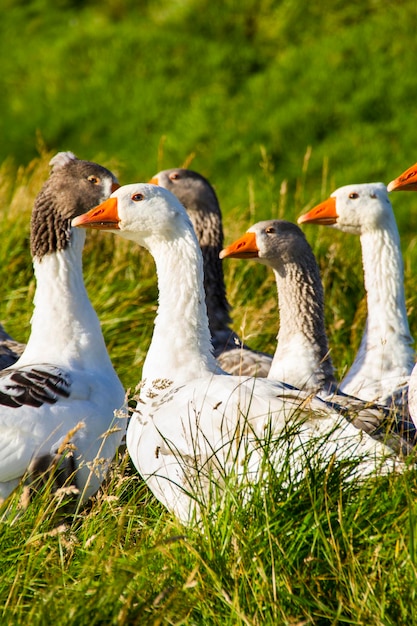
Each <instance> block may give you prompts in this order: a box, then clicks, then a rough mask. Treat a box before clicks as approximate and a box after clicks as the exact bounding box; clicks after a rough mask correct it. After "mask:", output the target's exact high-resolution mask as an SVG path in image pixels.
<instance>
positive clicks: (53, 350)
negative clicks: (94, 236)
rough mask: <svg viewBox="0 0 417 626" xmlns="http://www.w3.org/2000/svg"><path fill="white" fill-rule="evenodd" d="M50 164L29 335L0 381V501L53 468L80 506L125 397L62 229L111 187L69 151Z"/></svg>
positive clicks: (76, 242) (36, 238)
mask: <svg viewBox="0 0 417 626" xmlns="http://www.w3.org/2000/svg"><path fill="white" fill-rule="evenodd" d="M51 165H52V171H51V175H50V177H49V178H48V180H47V181H46V183H45V184H44V186H43V188H42V189H41V191H40V193H39V194H38V196H37V198H36V201H35V205H34V209H33V213H32V220H31V251H32V257H33V267H34V272H35V276H36V282H37V285H36V293H35V297H34V311H33V316H32V320H31V325H32V328H31V334H30V337H29V341H28V343H27V346H26V349H25V350H24V352H23V354H22V356H21V357H20V359H19V360H18V361H17V362H16V363H15V364H14V365H13V366H12V367H10V368H8V369H5V370H3V371H2V372H0V433H1V436H0V449H1V452H0V498H6V497H7V496H8V495H9V494H10V493H11V492H12V491H13V489H14V488H15V487H16V486H17V485H18V483H19V481H20V480H21V478H22V477H23V476H24V475H26V474H31V473H33V474H36V473H37V472H38V471H40V470H41V469H43V468H45V467H47V466H49V465H50V466H51V468H53V467H54V465H55V464H58V465H59V466H60V467H61V468H62V469H63V470H64V476H63V477H61V479H58V483H59V482H60V480H61V482H62V481H63V480H65V479H67V478H69V477H70V475H71V484H74V483H75V486H76V487H77V488H78V490H79V492H80V495H79V498H80V499H81V500H85V499H87V498H88V497H90V496H91V495H92V494H93V493H95V492H96V491H97V489H98V488H99V486H100V484H101V482H102V480H103V478H104V477H105V475H106V471H107V468H108V465H109V463H110V461H111V460H112V458H113V457H114V454H115V452H116V450H117V448H118V446H119V444H120V442H121V439H122V436H123V434H124V430H125V428H126V419H117V418H115V415H114V412H115V410H117V409H119V408H121V407H122V406H123V403H124V395H125V394H124V389H123V386H122V384H121V383H120V381H119V379H118V377H117V375H116V372H115V371H114V369H113V366H112V364H111V362H110V359H109V356H108V353H107V350H106V346H105V344H104V340H103V336H102V333H101V329H100V323H99V320H98V318H97V316H96V314H95V312H94V309H93V307H92V306H91V303H90V301H89V299H88V296H87V292H86V290H85V287H84V281H83V273H82V250H83V246H84V240H85V232H82V231H79V230H78V229H72V228H71V220H72V218H73V217H75V216H76V215H78V214H80V213H82V212H83V211H86V210H87V209H90V208H91V207H92V206H95V205H96V204H98V203H99V202H101V201H102V200H104V199H105V198H107V197H108V196H109V195H110V193H111V192H112V190H114V189H115V188H116V187H117V186H118V184H117V181H116V179H115V177H114V175H113V174H112V173H111V172H110V171H109V170H107V169H105V168H104V167H101V166H100V165H97V164H96V163H90V162H88V161H81V160H78V159H77V158H76V157H75V156H74V155H73V154H72V153H71V152H64V153H58V154H57V155H56V156H55V157H54V158H53V159H52V160H51ZM68 447H70V449H72V452H70V453H68ZM74 472H75V474H74Z"/></svg>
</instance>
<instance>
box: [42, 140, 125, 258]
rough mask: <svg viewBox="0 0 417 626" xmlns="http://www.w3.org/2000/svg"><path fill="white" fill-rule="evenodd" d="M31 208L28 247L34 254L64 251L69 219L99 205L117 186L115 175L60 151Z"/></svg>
mask: <svg viewBox="0 0 417 626" xmlns="http://www.w3.org/2000/svg"><path fill="white" fill-rule="evenodd" d="M50 165H51V166H52V170H51V174H50V176H49V178H48V180H47V181H46V183H45V184H44V186H43V187H42V189H41V191H40V192H39V194H38V196H37V198H36V200H35V205H34V208H33V211H32V219H31V237H30V246H31V252H32V256H33V257H37V258H38V259H39V258H41V257H43V256H44V255H45V254H49V253H52V252H56V251H57V250H63V249H64V248H65V247H66V246H67V245H68V243H69V241H70V238H71V220H72V219H73V218H74V217H76V216H77V215H81V213H85V212H86V211H88V210H89V209H92V208H93V207H94V206H96V205H97V204H100V203H101V202H103V201H104V200H106V198H108V197H109V195H110V194H111V193H112V191H114V190H115V189H117V187H118V186H119V185H118V182H117V179H116V177H115V176H114V174H112V172H110V171H109V170H108V169H106V168H105V167H102V166H101V165H98V164H97V163H91V162H90V161H81V160H79V159H77V157H76V156H75V155H74V154H73V153H72V152H59V153H58V154H57V155H55V156H54V157H53V158H52V159H51V161H50Z"/></svg>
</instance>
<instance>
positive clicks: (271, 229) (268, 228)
mask: <svg viewBox="0 0 417 626" xmlns="http://www.w3.org/2000/svg"><path fill="white" fill-rule="evenodd" d="M265 232H266V234H267V235H271V234H273V233H275V232H276V231H275V228H274V227H273V226H268V227H267V228H265Z"/></svg>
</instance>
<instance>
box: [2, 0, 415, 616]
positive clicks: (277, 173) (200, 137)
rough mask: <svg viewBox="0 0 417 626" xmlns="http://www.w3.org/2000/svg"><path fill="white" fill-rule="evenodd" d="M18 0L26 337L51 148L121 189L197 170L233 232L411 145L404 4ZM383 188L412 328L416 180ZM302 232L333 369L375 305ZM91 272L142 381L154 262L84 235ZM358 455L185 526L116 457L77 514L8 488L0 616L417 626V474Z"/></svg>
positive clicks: (12, 135)
mask: <svg viewBox="0 0 417 626" xmlns="http://www.w3.org/2000/svg"><path fill="white" fill-rule="evenodd" d="M5 4H6V5H7V7H5V8H7V11H6V10H5V11H4V12H3V15H2V20H1V24H0V33H1V37H0V54H1V58H2V72H1V73H0V86H1V89H0V111H1V113H2V115H1V116H0V130H1V137H2V142H1V145H0V192H1V193H0V216H1V220H0V238H1V246H0V278H1V281H2V284H3V288H2V299H1V303H0V321H1V322H2V323H4V324H5V326H6V328H7V330H8V331H9V332H10V333H11V334H12V335H13V336H14V337H15V338H16V339H19V340H22V341H25V340H26V339H27V337H28V334H29V330H30V326H29V323H30V316H31V311H32V298H33V294H34V288H35V284H34V280H33V274H32V267H31V260H30V254H29V248H28V237H29V219H30V212H31V208H32V205H33V200H34V198H35V196H36V194H37V193H38V191H39V189H40V187H41V186H42V183H43V181H44V180H45V179H46V177H47V175H48V170H49V168H48V161H49V159H50V157H51V156H52V155H53V154H54V153H55V152H57V151H58V150H68V149H69V150H73V151H74V152H75V153H76V154H77V156H79V157H80V158H86V159H92V160H97V161H99V162H100V163H102V164H103V165H105V166H107V167H109V168H111V169H113V170H114V171H115V172H116V173H117V174H118V176H119V179H120V181H121V182H122V183H128V182H132V181H134V180H147V179H148V178H150V177H151V176H152V175H153V174H154V173H156V172H157V171H158V170H159V169H161V168H165V167H174V166H177V165H181V164H186V165H190V166H191V167H192V168H193V169H196V170H197V171H200V172H201V173H203V174H204V175H206V176H208V177H209V179H210V180H211V181H212V182H213V183H214V184H215V186H216V190H217V192H218V195H219V199H220V202H221V206H222V209H223V215H224V229H225V239H226V243H227V242H230V241H232V240H233V239H234V238H235V237H236V236H239V235H240V234H242V233H243V232H244V231H245V230H246V229H247V228H248V227H249V226H250V225H251V224H252V223H254V222H256V221H259V220H261V219H267V218H269V217H276V216H278V217H285V218H286V219H289V220H292V221H295V220H296V218H297V216H298V215H300V214H301V213H302V212H303V211H305V210H306V209H308V208H309V207H311V206H312V205H313V204H314V203H316V202H318V201H320V200H321V199H323V198H324V197H325V196H326V195H327V194H329V193H330V192H331V191H332V190H333V189H334V188H336V187H338V186H341V185H344V184H348V183H353V182H367V181H371V180H382V181H383V182H386V183H387V182H388V181H389V180H391V179H392V178H394V177H395V176H396V175H397V174H399V173H400V172H401V171H402V170H403V169H405V167H407V166H408V165H411V164H412V163H413V162H414V161H416V160H417V152H416V150H415V146H416V145H417V125H416V124H415V123H414V115H413V113H414V111H415V102H416V98H417V78H416V74H415V63H414V61H415V55H416V52H417V50H416V48H417V42H416V38H415V24H416V18H417V7H416V3H415V2H413V1H411V0H405V1H404V2H403V3H401V4H400V3H395V4H394V3H392V2H389V1H388V0H385V1H384V0H381V1H379V2H375V0H367V1H365V2H351V3H349V4H347V5H346V3H342V2H340V1H336V0H332V2H331V3H329V6H328V7H327V6H326V9H324V8H320V7H319V5H316V4H314V3H307V2H305V3H303V2H297V1H296V0H289V1H287V2H282V1H279V2H278V1H274V0H243V1H241V2H236V1H235V0H225V2H223V3H222V4H221V10H220V9H219V7H218V6H216V3H213V2H208V1H205V0H204V1H203V2H197V1H196V0H194V1H192V0H188V1H187V0H183V1H180V0H178V1H176V2H172V0H171V2H167V1H166V0H161V1H160V2H159V3H158V5H157V6H156V5H155V4H154V3H152V2H149V1H148V2H142V3H140V6H139V5H138V3H134V2H133V0H111V1H109V2H107V3H105V6H103V4H102V3H98V2H92V1H89V2H85V3H80V2H75V1H72V2H71V1H70V0H60V1H59V2H51V1H50V0H37V1H36V2H35V1H33V2H29V3H21V2H18V1H16V0H7V1H6V3H5ZM11 51H13V54H12V53H11ZM392 202H393V205H394V208H395V211H396V215H397V217H398V223H399V229H400V233H401V238H402V246H403V253H404V260H405V272H406V275H405V280H406V295H407V308H408V312H409V318H410V325H411V330H412V332H413V334H414V335H416V334H417V310H416V296H415V294H416V280H415V268H416V267H417V250H416V232H417V211H416V210H415V207H417V194H398V195H393V197H392ZM305 233H306V235H307V238H308V240H309V241H310V243H311V244H312V247H313V249H314V251H315V253H316V256H317V258H318V261H319V264H320V268H321V273H322V278H323V283H324V287H325V295H326V326H327V330H328V334H329V339H330V345H331V349H332V356H333V361H334V364H335V366H336V369H337V374H338V376H339V377H341V376H342V375H343V372H344V370H345V369H346V367H348V365H349V364H350V363H351V361H352V359H353V355H354V354H355V351H356V349H357V347H358V344H359V341H360V337H361V333H362V330H363V325H364V322H365V318H366V303H365V297H364V290H363V279H362V269H361V263H360V247H359V242H358V241H357V240H356V239H355V238H354V237H351V236H347V235H345V234H343V233H337V232H331V231H329V230H327V229H325V228H319V227H313V226H311V227H310V226H306V227H305ZM84 267H85V280H86V284H87V288H88V291H89V294H90V297H91V300H92V302H93V304H94V306H95V308H96V310H97V312H98V314H99V317H100V319H101V322H102V328H103V333H104V336H105V339H106V343H107V345H108V348H109V352H110V354H111V357H112V360H113V362H114V365H115V367H116V369H117V371H118V373H119V375H120V377H121V379H122V381H123V383H124V385H125V387H126V389H133V388H134V387H135V385H136V383H137V382H138V381H139V379H140V375H141V367H142V363H143V359H144V356H145V354H146V350H147V347H148V345H149V342H150V338H151V333H152V326H153V319H154V316H155V311H156V302H157V289H156V280H155V272H154V265H153V262H152V260H151V258H150V257H149V255H148V254H147V253H146V252H144V251H142V250H140V249H138V248H136V247H135V246H133V245H131V244H130V243H129V242H125V241H122V240H120V239H118V238H115V237H109V236H108V235H106V234H102V233H94V232H88V237H87V244H86V249H85V254H84ZM224 267H225V272H226V282H227V290H228V297H229V300H230V302H231V304H232V306H233V319H234V328H235V329H236V330H237V331H238V332H240V333H241V334H242V335H244V336H245V339H246V340H247V342H248V343H249V344H250V345H252V346H253V347H255V348H259V349H262V350H266V351H271V352H272V351H273V350H274V346H275V336H276V334H277V329H278V324H279V320H278V319H277V304H276V291H275V284H274V279H273V276H272V273H271V272H268V271H267V268H265V267H262V266H259V265H257V264H255V263H251V262H249V261H248V262H246V261H232V260H230V261H227V262H225V263H224ZM353 469H354V468H346V467H341V466H338V465H336V466H330V467H328V468H325V467H324V468H321V469H317V470H315V471H313V470H311V471H306V475H305V477H304V479H303V480H302V481H301V483H299V484H297V485H288V483H287V482H286V480H285V478H286V477H285V476H282V475H277V474H275V473H274V472H273V471H272V470H271V472H270V476H269V479H268V481H267V483H266V486H265V487H264V488H262V489H261V488H259V489H257V490H255V492H254V493H253V494H252V497H251V499H250V501H249V502H246V503H245V505H243V503H242V495H241V494H240V492H239V490H237V489H236V488H235V486H234V485H233V482H231V484H230V485H229V486H228V488H227V489H225V492H224V499H223V501H222V502H221V503H220V505H219V506H220V507H221V508H220V513H221V514H216V512H215V513H213V514H212V515H207V516H206V517H205V518H204V519H203V520H202V523H201V526H200V527H196V528H191V529H185V528H184V527H182V526H181V525H180V524H179V523H178V522H176V520H175V519H174V518H173V517H172V516H171V515H170V514H169V513H167V512H166V511H165V510H164V509H163V507H162V506H161V505H160V504H159V503H158V502H157V501H156V500H155V499H154V498H153V496H152V495H151V494H150V493H149V491H148V490H147V488H146V486H144V485H143V484H142V482H141V480H140V478H139V477H138V476H137V474H136V473H135V472H134V471H133V470H132V468H131V466H130V464H129V461H128V459H127V458H126V457H124V456H123V455H121V457H120V458H119V459H118V460H117V463H115V466H114V470H113V472H112V474H111V477H110V479H109V483H108V485H106V486H105V487H104V488H103V490H102V492H100V493H99V494H98V496H97V498H95V499H94V500H93V501H92V502H91V505H90V506H89V507H86V508H85V509H82V510H79V511H77V512H76V514H75V515H71V516H69V515H66V513H65V506H64V504H65V502H64V503H63V502H60V500H59V498H57V497H56V496H55V497H54V496H50V494H49V493H48V489H46V492H45V493H41V494H40V495H39V496H38V497H37V498H36V499H35V501H34V502H33V504H32V505H31V506H30V507H29V508H28V509H27V510H23V509H22V508H21V507H20V505H19V497H20V493H17V494H16V495H15V497H13V498H12V499H11V501H10V502H8V503H7V504H6V505H4V506H3V508H2V510H1V512H0V515H1V517H0V523H1V534H0V542H1V547H0V571H1V572H2V575H1V577H0V615H1V618H2V623H5V624H30V625H31V626H32V625H38V624H39V625H44V624H45V625H47V624H51V623H57V622H58V623H62V624H70V625H74V626H83V625H84V624H86V625H87V624H88V625H92V624H97V625H98V624H115V625H116V624H117V625H119V624H121V625H124V624H126V625H129V624H176V625H177V624H178V625H179V624H187V625H194V624H196V625H203V624H204V626H205V625H206V624H209V625H211V624H213V625H217V624H221V625H222V626H223V625H227V626H228V625H230V626H235V625H250V626H252V625H259V626H261V625H264V624H271V625H272V624H273V625H275V624H277V625H281V624H282V625H288V626H290V625H291V626H295V625H296V626H302V625H303V626H304V625H307V624H308V625H310V624H311V625H320V626H322V625H323V626H324V625H328V624H329V625H330V624H332V625H333V624H334V625H336V624H337V625H338V624H346V625H347V624H349V625H351V624H355V625H361V626H368V625H375V626H376V625H378V626H391V625H392V626H398V625H400V626H402V625H404V626H406V625H407V626H408V625H413V624H417V617H415V614H416V611H415V609H414V606H415V603H416V595H417V579H416V575H417V570H416V562H417V508H416V507H417V505H416V494H417V477H416V473H415V472H414V471H413V470H412V469H410V470H408V471H407V472H405V473H404V474H401V475H392V476H388V477H384V478H380V479H378V480H368V481H366V482H365V483H357V482H356V481H353V482H352V481H349V480H348V478H349V473H350V471H353ZM62 497H64V496H62Z"/></svg>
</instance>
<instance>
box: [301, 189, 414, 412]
mask: <svg viewBox="0 0 417 626" xmlns="http://www.w3.org/2000/svg"><path fill="white" fill-rule="evenodd" d="M298 223H299V224H308V223H312V224H325V225H327V226H331V227H333V228H336V229H338V230H342V231H343V232H347V233H352V234H354V235H359V236H360V242H361V247H362V263H363V270H364V282H365V289H366V293H367V306H368V317H367V321H366V327H365V330H364V333H363V336H362V340H361V344H360V347H359V351H358V353H357V355H356V357H355V360H354V362H353V364H352V365H351V367H350V369H349V371H348V372H347V374H346V375H345V377H344V378H343V380H342V381H341V384H340V388H341V390H342V391H344V392H345V393H347V394H350V395H352V396H357V397H358V398H362V399H364V400H369V401H372V402H380V403H382V404H389V403H391V401H392V398H393V397H394V398H396V402H397V404H401V403H403V405H404V409H405V410H406V411H408V407H407V394H406V390H407V386H408V380H409V376H410V373H411V370H412V369H413V366H414V361H415V353H414V349H413V345H412V344H413V339H412V337H411V334H410V329H409V325H408V319H407V311H406V305H405V294H404V270H403V260H402V255H401V249H400V237H399V233H398V228H397V224H396V221H395V217H394V212H393V210H392V206H391V203H390V200H389V197H388V192H387V188H386V186H385V185H384V184H383V183H363V184H358V185H345V186H344V187H340V188H339V189H336V191H334V192H333V193H332V195H331V196H330V198H329V199H328V200H325V201H324V202H322V203H320V204H319V205H317V206H316V207H314V208H313V209H311V211H309V212H308V213H306V214H305V215H302V216H301V217H299V219H298ZM403 392H404V393H403Z"/></svg>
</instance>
